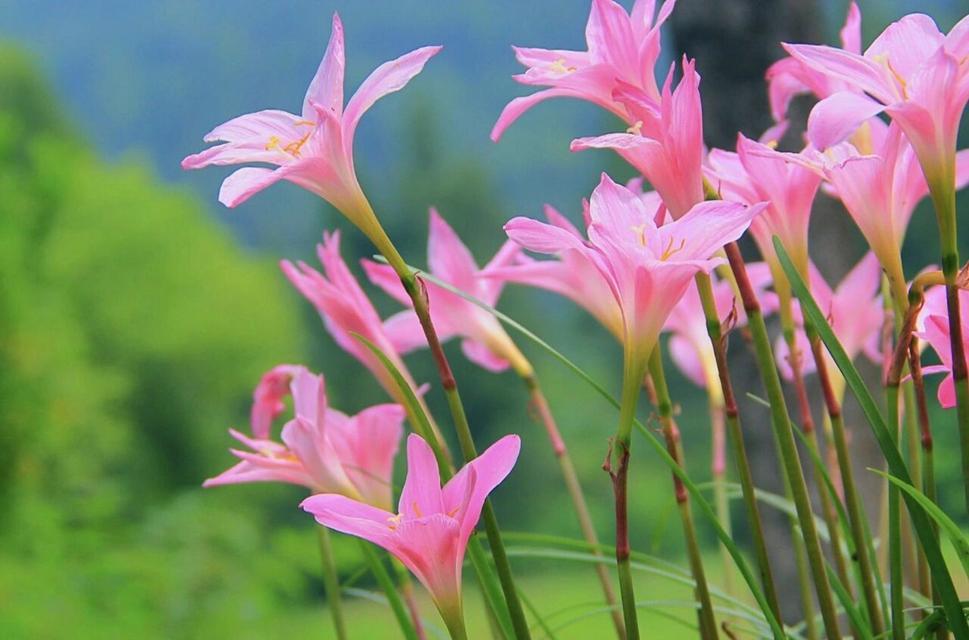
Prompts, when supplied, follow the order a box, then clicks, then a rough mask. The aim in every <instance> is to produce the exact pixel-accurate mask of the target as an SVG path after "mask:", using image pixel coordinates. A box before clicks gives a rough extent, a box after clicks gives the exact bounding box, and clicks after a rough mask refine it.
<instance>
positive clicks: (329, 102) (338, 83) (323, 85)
mask: <svg viewBox="0 0 969 640" xmlns="http://www.w3.org/2000/svg"><path fill="white" fill-rule="evenodd" d="M345 68H346V60H345V53H344V40H343V22H342V21H341V20H340V16H339V14H337V13H336V12H335V11H334V12H333V28H332V31H331V32H330V42H329V43H328V44H327V45H326V53H324V54H323V60H321V61H320V66H319V68H318V69H317V70H316V75H315V76H313V80H312V81H311V82H310V86H309V88H308V89H307V90H306V97H305V98H303V118H304V119H305V120H315V119H316V109H315V108H314V107H313V105H312V104H311V101H312V102H316V103H317V104H318V105H320V106H322V107H324V108H326V109H327V110H329V111H330V112H331V113H332V114H333V115H334V116H336V117H337V118H339V117H340V116H341V115H342V114H343V74H344V69H345Z"/></svg>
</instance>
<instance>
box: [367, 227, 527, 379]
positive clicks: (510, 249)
mask: <svg viewBox="0 0 969 640" xmlns="http://www.w3.org/2000/svg"><path fill="white" fill-rule="evenodd" d="M520 253H521V249H520V247H519V246H518V245H517V244H515V243H514V242H512V241H510V240H509V241H507V242H506V243H505V244H504V246H502V247H501V249H499V250H498V253H497V254H495V256H494V258H492V260H491V261H490V262H489V263H488V264H487V265H486V266H485V268H484V269H483V270H482V269H480V268H479V267H478V263H477V262H475V259H474V256H472V255H471V252H470V251H469V250H468V248H467V246H465V244H464V243H463V242H461V238H459V237H458V235H457V234H456V233H455V232H454V229H452V228H451V227H450V225H448V223H447V222H445V220H444V218H442V217H441V216H440V214H438V212H437V210H436V209H433V208H432V209H431V210H430V233H429V234H428V239H427V263H428V265H429V267H430V273H431V275H433V276H435V277H436V278H438V279H440V280H442V281H444V282H446V283H448V284H450V285H453V286H455V287H457V288H458V289H460V290H462V291H464V292H466V293H468V294H470V295H472V296H474V297H476V298H478V299H479V300H481V301H482V302H484V303H485V304H488V305H489V306H492V307H494V306H495V305H496V304H497V303H498V297H499V296H500V295H501V290H502V289H503V288H504V283H503V282H502V281H501V280H498V279H495V278H489V277H485V276H484V275H483V273H484V272H487V271H489V270H491V269H501V268H502V267H504V266H506V265H509V264H511V263H512V262H513V261H514V260H515V258H516V257H517V256H518V255H519V254H520ZM363 268H364V271H366V273H367V276H368V277H369V278H370V280H371V282H373V283H374V284H375V285H377V286H379V287H380V288H381V289H383V290H384V291H386V292H387V293H388V294H389V295H390V296H391V297H393V298H394V299H395V300H397V301H398V302H400V303H401V304H403V305H406V306H412V301H411V299H410V296H409V295H407V292H406V291H405V290H404V287H403V286H402V285H401V283H400V278H399V277H398V276H397V274H396V272H395V271H394V270H393V268H392V267H390V266H389V265H385V264H378V263H376V262H372V261H370V260H364V261H363ZM425 284H426V286H427V295H428V300H429V306H430V310H431V318H432V320H433V322H434V327H435V328H436V329H437V332H438V337H439V338H440V339H441V340H442V341H443V340H447V339H448V338H451V337H454V336H460V337H462V338H464V340H463V341H462V342H461V349H462V351H464V355H465V356H467V358H468V360H470V361H471V362H474V363H475V364H477V365H479V366H480V367H483V368H484V369H487V370H488V371H493V372H500V371H504V370H505V369H507V368H508V367H509V366H512V367H513V368H514V369H515V370H516V371H518V372H523V373H530V372H531V365H530V364H529V363H528V360H526V359H525V357H524V356H523V355H522V353H521V351H519V350H518V347H517V346H515V343H514V342H512V339H511V337H509V335H508V333H507V332H506V331H505V329H504V328H503V327H502V326H501V323H500V322H499V321H498V319H497V318H495V317H494V316H493V315H491V314H490V313H488V312H487V311H485V310H484V309H482V308H481V307H479V306H478V305H476V304H474V303H471V302H469V301H467V300H465V299H464V298H462V297H461V296H459V295H456V294H454V293H452V292H450V291H448V290H447V289H444V288H442V287H439V286H437V285H435V284H434V283H433V282H430V281H427V282H425ZM388 323H393V324H394V326H395V327H396V328H397V329H401V330H399V331H396V332H395V334H396V335H398V336H399V335H400V334H401V333H402V332H403V331H402V327H403V326H405V325H407V324H409V325H410V327H411V332H412V333H413V337H408V338H407V340H406V341H405V342H404V343H401V344H398V345H397V346H398V348H399V349H400V351H401V352H406V351H407V350H409V349H413V348H417V347H425V346H427V341H426V340H425V339H424V333H423V331H422V330H421V326H420V322H419V321H418V319H417V315H416V314H415V313H414V312H413V311H411V310H407V311H402V312H400V313H399V314H397V315H395V316H393V317H391V318H390V319H389V320H388Z"/></svg>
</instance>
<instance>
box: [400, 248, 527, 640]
mask: <svg viewBox="0 0 969 640" xmlns="http://www.w3.org/2000/svg"><path fill="white" fill-rule="evenodd" d="M391 248H392V245H391ZM388 251H389V249H388ZM384 257H386V258H387V261H388V262H389V263H390V265H391V266H392V267H393V268H394V270H395V271H396V272H397V275H398V277H399V278H400V281H401V284H402V285H403V286H404V290H405V291H407V294H408V295H409V296H410V299H411V302H412V303H413V305H414V312H415V313H416V314H417V318H418V320H420V323H421V328H422V329H423V330H424V336H425V337H426V338H427V344H428V346H429V347H430V350H431V354H432V356H433V357H434V362H435V364H436V365H437V368H438V374H439V375H440V378H441V386H442V387H443V389H444V394H445V397H446V398H447V402H448V407H449V408H450V410H451V417H452V418H453V420H454V427H455V431H456V433H457V436H458V443H459V445H460V447H461V454H462V456H463V458H464V460H465V462H470V461H471V460H473V459H474V458H476V457H477V456H478V452H477V449H476V448H475V446H474V440H473V438H472V436H471V427H470V425H469V424H468V418H467V415H466V414H465V411H464V404H463V403H462V402H461V396H460V393H459V392H458V385H457V381H456V380H455V379H454V374H453V373H452V371H451V365H450V363H449V362H448V359H447V356H446V355H445V353H444V348H443V346H442V345H441V341H440V339H439V338H438V336H437V330H436V329H435V328H434V324H433V322H432V320H431V314H430V309H429V307H428V302H427V295H426V291H425V290H424V286H423V283H421V282H420V281H419V280H418V279H417V278H416V277H415V276H414V274H413V272H411V270H410V268H408V266H407V264H406V263H405V262H404V260H403V258H401V256H400V254H399V253H397V252H396V250H394V251H393V252H392V253H391V254H389V255H388V254H387V253H385V254H384ZM481 514H482V520H484V524H485V531H486V533H487V536H488V545H489V546H490V547H491V554H492V557H493V558H494V562H495V569H496V570H497V572H498V580H499V582H500V583H501V589H502V592H503V593H504V594H505V602H506V604H507V605H508V613H509V615H510V616H511V623H512V626H513V627H514V630H515V635H516V636H517V638H518V640H528V639H529V638H531V633H530V631H529V629H528V621H527V620H526V619H525V612H524V610H523V609H522V605H521V600H519V598H518V591H517V588H516V586H515V579H514V576H513V575H512V571H511V564H510V563H509V562H508V555H507V554H506V553H505V547H504V544H503V543H502V541H501V531H500V529H499V527H498V519H497V518H496V516H495V512H494V509H493V508H492V507H491V501H490V500H487V501H485V504H484V507H483V508H482V510H481Z"/></svg>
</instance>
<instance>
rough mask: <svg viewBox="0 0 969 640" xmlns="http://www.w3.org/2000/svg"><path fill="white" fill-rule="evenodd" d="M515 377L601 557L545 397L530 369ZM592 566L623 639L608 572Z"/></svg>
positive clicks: (593, 548) (584, 534) (593, 547)
mask: <svg viewBox="0 0 969 640" xmlns="http://www.w3.org/2000/svg"><path fill="white" fill-rule="evenodd" d="M519 375H520V377H521V379H522V381H523V382H524V383H525V387H526V388H527V389H528V393H529V396H530V397H531V405H532V407H533V408H534V410H535V412H536V413H537V414H538V418H539V420H540V421H541V423H542V425H543V426H544V427H545V431H546V433H547V434H548V439H549V442H550V443H551V445H552V451H553V453H554V454H555V457H556V459H557V460H558V462H559V468H560V469H561V470H562V479H563V480H564V481H565V488H566V489H567V490H568V492H569V498H570V499H571V500H572V508H573V509H574V510H575V517H576V519H577V520H578V522H579V528H580V529H581V530H582V537H583V538H584V539H585V541H586V542H587V543H589V548H590V552H591V553H592V554H593V555H596V556H599V557H602V551H601V550H600V549H599V536H598V535H597V534H596V529H595V525H594V524H593V523H592V515H591V514H590V513H589V506H588V504H587V502H586V499H585V494H584V493H583V491H582V484H581V483H580V482H579V476H578V474H577V473H576V472H575V466H574V465H573V464H572V458H571V456H569V450H568V448H567V447H566V445H565V441H564V440H563V439H562V435H561V433H560V432H559V429H558V425H557V424H556V423H555V417H554V416H553V415H552V410H551V409H550V408H549V406H548V400H547V399H546V398H545V394H544V393H542V388H541V386H540V385H539V383H538V377H537V376H536V375H535V373H534V370H533V369H532V368H531V366H529V367H527V368H526V369H525V370H524V371H521V372H520V373H519ZM594 567H595V572H596V575H597V577H598V579H599V584H600V586H601V587H602V595H603V597H604V598H605V601H606V604H607V605H609V607H610V608H611V611H610V615H611V617H612V624H613V627H615V629H616V636H617V637H618V638H620V640H623V639H624V638H625V637H626V628H625V626H624V625H623V620H622V612H621V611H620V609H619V606H618V604H619V601H618V600H617V598H616V593H615V591H614V590H613V588H612V581H611V580H610V579H609V571H608V570H607V569H606V565H605V564H603V563H601V562H597V563H595V564H594Z"/></svg>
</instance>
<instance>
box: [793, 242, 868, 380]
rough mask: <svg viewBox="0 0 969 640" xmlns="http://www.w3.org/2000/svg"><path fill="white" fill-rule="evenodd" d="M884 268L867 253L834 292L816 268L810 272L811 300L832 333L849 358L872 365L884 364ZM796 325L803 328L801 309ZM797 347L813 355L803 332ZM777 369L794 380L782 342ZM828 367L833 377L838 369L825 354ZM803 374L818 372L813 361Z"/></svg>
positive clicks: (805, 363)
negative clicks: (882, 333)
mask: <svg viewBox="0 0 969 640" xmlns="http://www.w3.org/2000/svg"><path fill="white" fill-rule="evenodd" d="M881 274H882V271H881V266H880V265H879V261H878V258H877V257H876V256H875V254H874V253H871V252H869V253H866V254H865V256H864V257H863V258H862V259H861V260H860V261H858V263H857V264H856V265H855V266H854V267H852V268H851V271H849V272H848V273H847V274H846V275H845V277H844V278H843V279H842V280H841V282H840V283H838V285H837V287H835V289H834V290H832V289H831V287H830V285H828V283H827V281H826V280H825V279H824V276H822V275H821V273H820V272H819V271H818V270H817V268H816V267H815V266H814V264H813V263H812V264H811V268H810V285H811V296H812V297H813V298H814V300H815V302H817V303H818V308H820V309H821V313H823V314H824V316H825V318H826V319H827V321H828V323H829V324H830V325H831V329H832V330H833V331H834V333H835V335H836V336H837V337H838V342H840V343H841V346H842V347H844V350H845V353H847V354H848V357H849V358H851V359H852V360H854V359H855V358H856V357H858V356H859V355H861V354H864V355H865V356H867V357H868V358H869V359H870V360H872V361H873V362H876V363H878V362H881V345H880V339H881V332H882V327H883V326H884V321H885V311H884V306H883V305H882V302H881V296H880V291H881ZM794 317H795V321H796V322H797V323H798V325H803V319H802V316H801V313H800V310H799V307H797V306H795V311H794ZM795 335H796V338H795V339H796V344H797V346H798V349H799V350H800V352H801V353H810V352H811V345H810V344H809V343H808V339H807V336H805V335H804V331H803V330H799V331H798V332H797V333H796V334H795ZM775 354H776V357H777V365H778V368H779V369H780V370H781V373H782V374H783V375H784V377H785V378H787V379H788V380H791V379H793V372H792V370H791V365H790V361H789V360H790V349H789V348H788V345H787V343H786V342H785V341H784V340H783V339H780V340H778V341H777V345H776V347H775ZM825 358H826V359H827V362H826V366H827V368H828V370H829V371H831V372H832V374H834V373H835V372H837V367H836V366H835V364H834V361H833V360H831V357H830V356H829V355H828V353H827V351H825ZM802 366H803V371H804V372H805V373H810V372H812V371H815V370H816V363H815V362H814V358H804V359H802Z"/></svg>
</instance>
